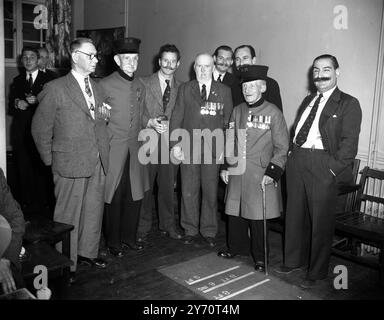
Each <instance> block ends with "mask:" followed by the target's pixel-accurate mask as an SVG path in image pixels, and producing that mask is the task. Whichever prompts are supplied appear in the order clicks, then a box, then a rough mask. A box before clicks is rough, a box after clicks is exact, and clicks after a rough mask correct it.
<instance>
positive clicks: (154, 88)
mask: <svg viewBox="0 0 384 320" xmlns="http://www.w3.org/2000/svg"><path fill="white" fill-rule="evenodd" d="M179 65H180V51H179V49H177V47H176V46H174V45H171V44H166V45H164V46H162V47H161V48H160V52H159V66H160V70H159V71H158V72H156V73H154V74H152V75H151V76H149V77H145V78H142V79H140V80H141V81H142V82H143V83H144V85H145V109H144V114H143V125H144V126H146V127H147V128H152V129H153V130H155V131H156V132H157V134H158V135H157V137H158V144H157V147H156V148H155V149H154V150H153V154H154V155H155V159H156V161H155V162H156V163H149V165H148V167H149V176H150V186H151V189H150V190H149V191H147V192H146V193H145V196H144V201H143V204H142V206H141V211H140V222H139V228H138V241H139V242H140V240H144V239H145V237H146V235H147V234H148V232H149V231H150V230H151V227H152V203H153V201H152V193H153V187H154V184H155V181H157V186H158V189H157V190H158V194H157V200H158V209H159V229H160V232H161V233H162V234H163V235H165V236H168V237H170V238H171V239H175V240H180V239H181V238H182V235H181V234H180V232H179V231H178V228H177V226H176V223H175V213H174V203H173V196H174V181H175V175H176V173H177V168H178V167H177V166H175V165H174V164H173V163H170V162H169V161H164V162H165V163H162V159H161V154H162V153H164V152H166V154H167V155H168V154H169V141H168V140H167V138H166V137H167V131H168V129H169V128H168V125H167V124H169V119H170V118H171V116H172V112H173V109H174V107H175V102H176V96H177V90H178V89H179V86H180V84H181V82H180V81H178V80H177V79H176V77H175V76H174V74H175V72H176V70H177V68H178V67H179ZM168 133H169V131H168ZM162 146H164V147H165V148H163V149H166V150H162Z"/></svg>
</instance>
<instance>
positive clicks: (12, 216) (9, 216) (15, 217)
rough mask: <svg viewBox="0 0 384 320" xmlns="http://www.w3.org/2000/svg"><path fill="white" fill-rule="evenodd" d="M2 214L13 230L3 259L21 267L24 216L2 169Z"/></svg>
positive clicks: (0, 171) (0, 199)
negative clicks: (20, 255)
mask: <svg viewBox="0 0 384 320" xmlns="http://www.w3.org/2000/svg"><path fill="white" fill-rule="evenodd" d="M0 192H1V193H0V214H1V215H2V216H3V217H4V218H5V220H7V221H8V223H9V225H10V226H11V229H12V238H11V243H10V244H9V246H8V248H7V250H6V251H5V252H4V254H3V258H6V259H8V260H9V261H11V262H12V263H13V264H14V265H15V266H17V267H20V262H19V254H20V250H21V245H22V242H23V235H24V231H25V222H24V216H23V213H22V212H21V209H20V206H19V204H18V203H17V202H16V201H15V199H14V198H13V196H12V194H11V191H10V190H9V187H8V184H7V181H6V180H5V176H4V173H3V170H2V169H1V168H0Z"/></svg>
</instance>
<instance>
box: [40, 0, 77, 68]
mask: <svg viewBox="0 0 384 320" xmlns="http://www.w3.org/2000/svg"><path fill="white" fill-rule="evenodd" d="M46 6H47V8H48V30H47V37H46V47H47V49H48V51H49V54H50V58H51V61H52V62H53V66H54V67H55V68H69V67H70V56H69V46H70V43H71V23H72V12H71V11H72V10H71V0H46Z"/></svg>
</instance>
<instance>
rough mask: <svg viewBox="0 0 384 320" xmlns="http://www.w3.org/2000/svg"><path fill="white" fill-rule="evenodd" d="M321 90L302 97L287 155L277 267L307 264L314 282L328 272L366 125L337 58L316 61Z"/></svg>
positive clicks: (310, 280)
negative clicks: (340, 206)
mask: <svg viewBox="0 0 384 320" xmlns="http://www.w3.org/2000/svg"><path fill="white" fill-rule="evenodd" d="M312 72H313V81H314V84H315V86H316V88H317V93H316V94H311V95H309V96H307V97H306V98H305V99H304V101H303V102H302V104H301V106H300V108H299V111H298V116H297V118H296V121H295V122H294V126H293V130H292V133H294V135H293V137H292V140H291V145H290V151H289V152H288V160H287V167H286V168H287V190H288V203H287V213H286V219H285V223H286V227H285V261H284V265H282V266H281V267H279V268H278V269H277V270H276V272H280V273H285V274H288V273H291V272H293V271H295V270H299V269H301V268H307V275H306V278H305V280H304V281H303V282H302V284H301V286H302V287H303V288H312V287H314V286H316V285H318V284H321V282H320V280H322V279H325V278H326V277H327V275H328V268H329V261H330V254H331V246H332V239H333V234H334V228H335V208H336V197H337V193H338V192H337V188H338V186H339V185H343V184H352V183H353V176H352V166H353V160H354V158H355V156H356V153H357V148H358V142H359V133H360V125H361V116H362V114H361V109H360V104H359V101H358V100H357V99H356V98H354V97H352V96H350V95H348V94H346V93H344V92H342V91H340V90H339V89H338V87H337V78H338V77H339V75H340V71H339V64H338V62H337V59H336V58H335V57H334V56H332V55H329V54H324V55H321V56H319V57H317V58H315V60H314V61H313V65H312Z"/></svg>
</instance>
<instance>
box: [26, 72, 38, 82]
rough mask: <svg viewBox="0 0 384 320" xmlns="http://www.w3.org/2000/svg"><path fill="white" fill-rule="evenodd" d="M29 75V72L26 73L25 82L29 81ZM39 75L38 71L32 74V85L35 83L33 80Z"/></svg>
mask: <svg viewBox="0 0 384 320" xmlns="http://www.w3.org/2000/svg"><path fill="white" fill-rule="evenodd" d="M30 74H31V72H28V71H27V72H26V79H27V81H29V75H30ZM38 74H39V69H36V70H35V71H33V72H32V80H33V83H35V80H36V78H37V75H38Z"/></svg>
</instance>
